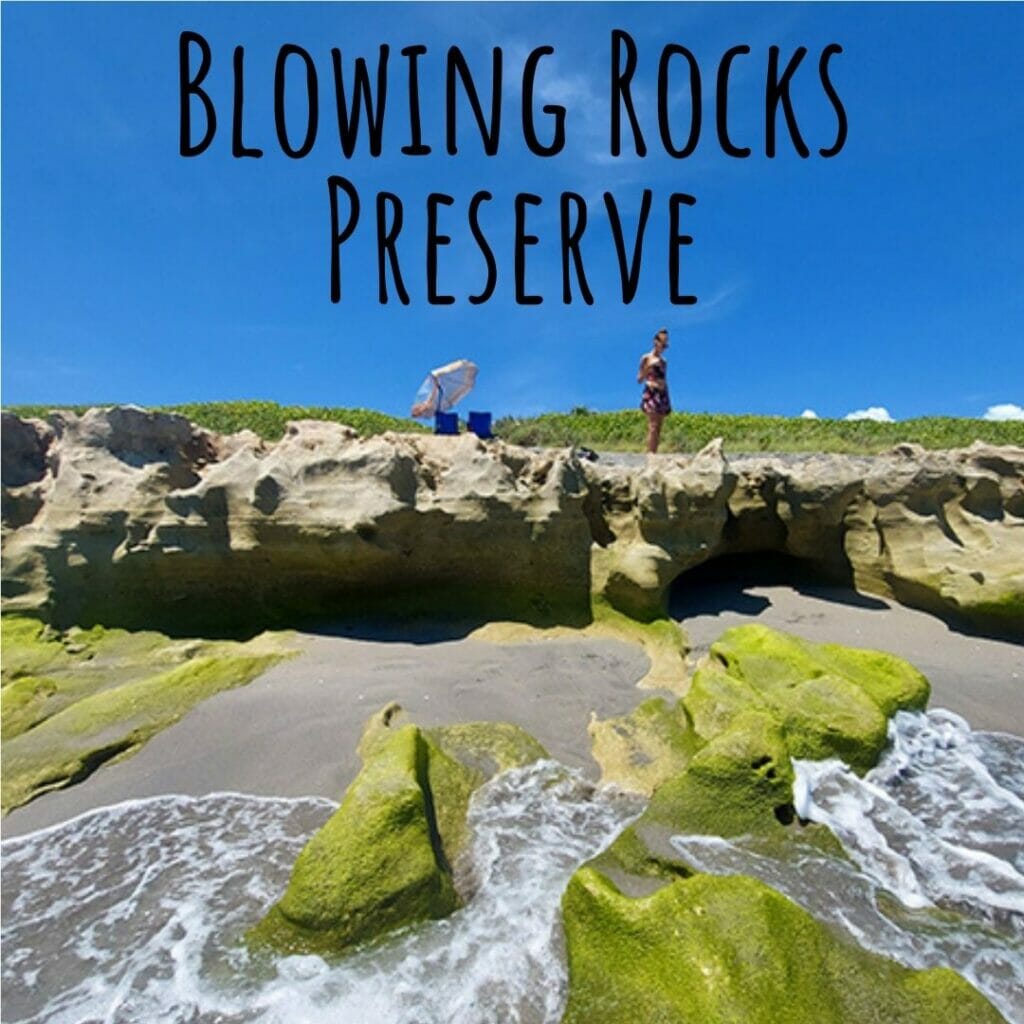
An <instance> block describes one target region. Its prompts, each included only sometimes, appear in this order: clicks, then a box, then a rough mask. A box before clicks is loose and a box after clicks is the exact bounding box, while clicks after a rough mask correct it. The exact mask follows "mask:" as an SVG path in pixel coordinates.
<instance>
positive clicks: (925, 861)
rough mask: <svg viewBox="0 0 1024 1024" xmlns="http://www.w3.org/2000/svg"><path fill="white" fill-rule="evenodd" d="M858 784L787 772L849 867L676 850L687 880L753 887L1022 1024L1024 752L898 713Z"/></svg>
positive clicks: (841, 771) (837, 766)
mask: <svg viewBox="0 0 1024 1024" xmlns="http://www.w3.org/2000/svg"><path fill="white" fill-rule="evenodd" d="M889 739H890V746H889V749H888V750H887V752H886V754H885V756H884V757H883V758H882V760H881V762H880V763H879V765H878V766H877V767H876V768H875V769H873V770H872V771H871V772H869V773H868V774H867V776H865V777H864V778H863V779H861V778H858V777H857V776H856V775H855V774H854V773H853V772H852V771H850V769H849V768H847V767H846V766H845V765H844V764H843V763H842V762H840V761H837V760H828V761H817V762H816V761H794V768H795V770H796V785H795V786H794V804H795V806H796V810H797V814H798V815H799V816H800V817H801V818H803V819H805V820H807V819H809V820H811V821H816V822H820V823H821V824H824V825H828V826H829V828H830V829H831V830H832V832H833V833H834V834H835V836H836V837H837V838H838V839H839V840H840V842H841V843H842V845H843V848H844V850H845V851H846V853H847V855H848V857H849V860H844V859H842V858H839V857H836V856H831V855H828V854H826V853H823V852H821V851H819V850H816V849H815V848H813V847H812V846H810V845H808V844H804V843H794V844H791V847H790V848H788V849H783V850H781V851H780V849H779V846H778V844H775V845H773V846H768V845H766V844H765V842H764V841H763V840H757V839H756V838H753V837H743V838H741V839H738V840H735V841H727V840H724V839H720V838H718V837H713V836H677V837H674V838H673V840H672V842H673V844H674V845H675V847H676V849H678V850H679V852H680V853H681V854H683V856H684V857H685V858H686V859H687V861H689V862H690V863H691V864H692V865H693V867H694V868H696V869H698V870H701V871H708V872H714V873H716V874H746V875H753V876H755V877H758V878H761V879H762V880H763V881H765V882H767V883H768V884H769V885H772V886H774V887H775V888H776V889H778V890H779V891H780V892H783V893H785V894H786V895H787V896H789V898H790V899H792V900H794V901H795V902H796V903H798V904H800V905H801V906H803V907H804V908H805V909H806V910H808V911H809V912H810V913H812V914H813V915H814V916H815V917H817V918H818V919H819V920H822V921H824V922H826V923H828V924H830V925H832V926H834V927H836V928H837V929H840V930H841V931H843V932H845V933H846V934H848V935H850V936H851V937H852V938H853V939H854V940H855V941H856V942H857V943H858V945H861V946H863V947H865V948H867V949H871V950H874V951H875V952H878V953H883V954H885V955H887V956H890V957H893V958H894V959H896V960H898V961H900V962H901V963H904V964H906V965H908V966H910V967H932V966H937V965H945V966H948V967H952V968H953V969H954V970H956V971H959V972H960V974H962V975H963V976H964V977H965V978H967V979H968V980H969V981H970V982H971V983H972V984H974V985H975V986H976V987H977V988H978V989H979V990H980V991H982V992H983V993H984V994H985V995H986V996H988V998H989V999H991V1000H992V1002H993V1003H994V1004H995V1005H996V1006H997V1007H998V1008H999V1009H1000V1011H1001V1012H1002V1013H1003V1014H1004V1016H1006V1017H1007V1019H1008V1020H1010V1021H1011V1022H1014V1024H1024V873H1022V872H1024V740H1020V739H1017V738H1016V737H1012V736H1007V735H1003V734H997V733H975V732H972V731H971V730H970V728H969V727H968V725H967V723H966V722H965V721H964V720H963V719H961V718H959V717H958V716H956V715H953V714H951V713H950V712H947V711H942V710H936V711H930V712H928V713H927V714H909V713H906V712H901V713H899V714H897V715H896V716H895V718H894V719H893V721H892V722H891V723H890V728H889Z"/></svg>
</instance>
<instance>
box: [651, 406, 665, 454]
mask: <svg viewBox="0 0 1024 1024" xmlns="http://www.w3.org/2000/svg"><path fill="white" fill-rule="evenodd" d="M664 419H665V417H664V415H662V414H660V413H656V412H649V413H648V414H647V451H648V452H650V453H651V454H652V455H653V454H654V453H655V452H656V451H657V450H658V445H659V443H660V442H661V424H662V422H663V421H664Z"/></svg>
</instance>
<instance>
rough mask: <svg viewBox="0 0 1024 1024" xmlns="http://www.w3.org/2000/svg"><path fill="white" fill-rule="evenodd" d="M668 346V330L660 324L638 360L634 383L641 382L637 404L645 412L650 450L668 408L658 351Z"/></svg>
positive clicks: (654, 447) (664, 369) (664, 366)
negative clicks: (638, 366) (641, 389)
mask: <svg viewBox="0 0 1024 1024" xmlns="http://www.w3.org/2000/svg"><path fill="white" fill-rule="evenodd" d="M667 348H668V331H667V330H666V329H665V328H664V327H662V329H661V330H660V331H658V333H657V334H655V335H654V347H653V348H652V349H651V351H650V352H647V353H645V355H644V357H643V358H642V359H641V360H640V371H639V372H638V373H637V375H636V379H637V383H640V382H641V381H642V382H643V385H644V391H643V394H642V395H641V396H640V408H641V409H643V411H644V412H645V413H646V414H647V450H648V451H649V452H651V453H652V454H653V453H654V452H656V451H657V450H658V442H659V441H660V440H661V424H662V422H663V421H664V419H665V417H666V416H667V415H668V414H669V413H670V412H671V411H672V403H671V402H670V401H669V397H668V379H667V377H668V363H666V362H665V357H664V356H663V355H662V353H663V352H664V351H665V349H667Z"/></svg>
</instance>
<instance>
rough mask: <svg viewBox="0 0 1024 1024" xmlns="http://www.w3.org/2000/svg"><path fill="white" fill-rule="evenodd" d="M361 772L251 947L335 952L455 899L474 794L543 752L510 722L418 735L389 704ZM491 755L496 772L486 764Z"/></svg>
mask: <svg viewBox="0 0 1024 1024" xmlns="http://www.w3.org/2000/svg"><path fill="white" fill-rule="evenodd" d="M359 752H360V754H361V756H362V758H363V768H362V771H361V772H360V773H359V775H358V776H357V777H356V779H355V781H354V782H353V783H352V785H351V786H349V788H348V790H347V791H346V793H345V798H344V800H343V801H342V804H341V806H340V807H339V808H338V810H337V811H336V812H335V813H334V814H333V815H332V816H331V818H330V819H329V820H328V821H327V823H326V824H325V825H324V826H323V828H322V829H320V831H319V832H317V833H316V835H314V836H313V838H312V839H311V840H310V841H309V842H308V843H307V844H306V846H305V847H304V848H303V850H302V852H301V853H300V854H299V857H298V859H297V860H296V862H295V866H294V868H293V870H292V876H291V880H290V882H289V883H288V888H287V890H286V892H285V894H284V896H283V897H282V898H281V900H280V901H279V902H278V903H276V904H275V905H274V906H273V907H272V908H271V909H270V911H269V913H268V914H267V915H266V917H264V918H263V920H262V921H260V923H259V924H258V925H256V926H255V927H254V928H253V929H252V930H251V931H250V932H249V936H248V938H249V941H250V944H251V945H252V946H253V947H254V948H270V949H273V950H275V951H277V952H279V953H287V954H293V953H316V954H320V955H323V956H338V955H341V954H344V953H345V952H347V951H349V950H350V949H352V948H353V947H355V946H357V945H360V944H362V943H365V942H368V941H371V940H373V939H375V938H378V937H379V936H381V935H385V934H387V933H388V932H391V931H394V930H395V929H397V928H401V927H404V926H405V925H409V924H413V923H415V922H417V921H424V920H428V919H431V918H439V917H445V916H446V915H448V914H450V913H451V912H452V911H453V910H455V909H456V908H457V907H458V906H459V905H460V897H459V893H458V892H457V888H456V883H455V880H454V877H453V869H454V865H455V863H456V859H457V858H458V856H459V854H460V853H461V852H462V850H463V848H464V847H465V844H466V841H467V839H468V831H467V828H466V811H467V809H468V806H469V799H470V797H471V796H472V794H473V791H474V790H475V789H477V788H478V787H479V786H480V785H482V784H483V782H484V781H486V779H487V778H488V775H489V774H493V772H494V771H496V770H498V769H499V768H502V769H503V768H511V767H515V766H519V765H524V764H528V763H530V762H531V761H534V760H536V759H537V758H539V757H544V756H546V754H545V751H544V749H543V748H542V747H541V746H540V745H539V744H538V743H537V742H536V741H535V740H534V739H533V738H532V737H530V736H528V735H527V734H526V733H524V732H523V731H522V730H521V729H518V728H516V727H515V726H511V725H507V724H503V723H495V724H492V723H481V722H477V723H469V724H463V725H459V726H452V727H440V728H437V729H432V730H423V729H420V728H419V727H418V726H416V725H413V724H409V723H405V722H403V721H402V719H401V716H400V709H399V708H398V706H397V705H394V704H392V705H389V706H388V707H386V708H384V709H383V710H382V711H380V712H379V713H378V714H377V715H375V716H374V717H373V718H372V719H371V720H370V722H369V723H368V724H367V727H366V730H365V731H364V734H363V739H362V741H361V742H360V745H359ZM485 761H489V762H490V765H489V767H490V772H489V773H488V772H486V770H485V769H482V768H481V765H482V763H484V762H485Z"/></svg>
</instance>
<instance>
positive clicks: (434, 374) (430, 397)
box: [411, 359, 477, 419]
mask: <svg viewBox="0 0 1024 1024" xmlns="http://www.w3.org/2000/svg"><path fill="white" fill-rule="evenodd" d="M476 374H477V366H476V363H471V362H470V361H469V360H468V359H456V360H455V362H454V363H448V364H447V365H446V366H439V367H438V368H437V369H436V370H431V371H430V373H429V374H427V378H426V380H424V382H423V383H422V384H421V385H420V389H419V391H417V392H416V398H415V401H414V402H413V407H412V413H411V415H413V416H415V417H417V418H420V419H425V418H428V417H430V416H433V415H434V413H436V412H447V411H448V410H449V409H451V408H452V406H453V405H455V403H456V402H458V401H459V399H461V398H465V397H466V395H468V394H469V393H470V391H472V390H473V385H474V384H475V383H476Z"/></svg>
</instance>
